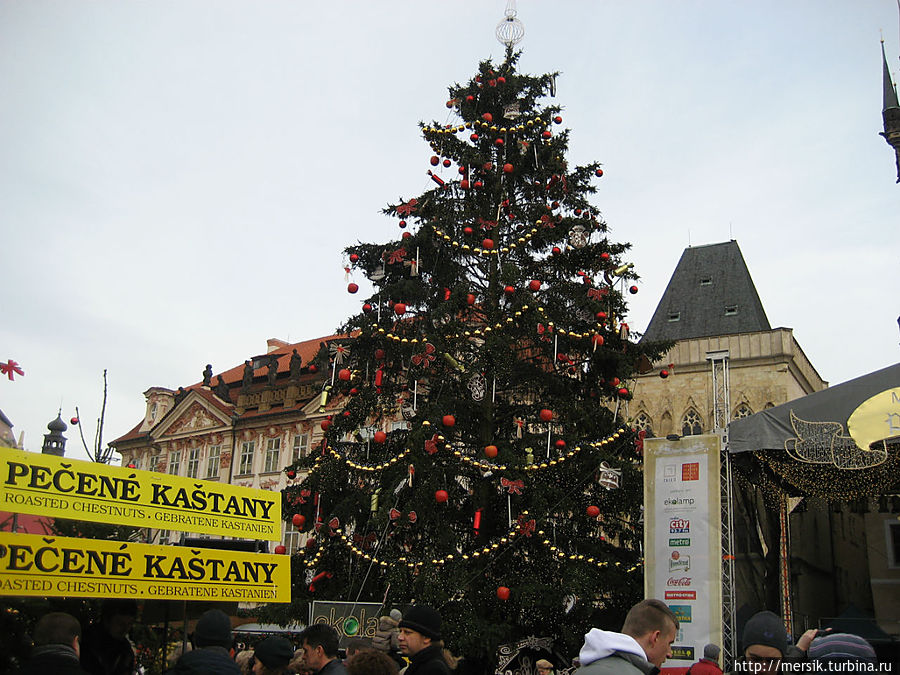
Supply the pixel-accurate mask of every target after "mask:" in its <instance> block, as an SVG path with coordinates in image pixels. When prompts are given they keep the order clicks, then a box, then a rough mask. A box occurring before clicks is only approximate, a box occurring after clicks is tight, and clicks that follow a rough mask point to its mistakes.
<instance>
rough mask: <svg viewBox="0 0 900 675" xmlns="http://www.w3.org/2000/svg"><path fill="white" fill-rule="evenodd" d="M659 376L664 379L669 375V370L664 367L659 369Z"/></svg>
mask: <svg viewBox="0 0 900 675" xmlns="http://www.w3.org/2000/svg"><path fill="white" fill-rule="evenodd" d="M659 376H660V377H661V378H662V379H666V378H667V377H668V376H669V371H668V370H666V369H665V368H663V369H662V370H661V371H659Z"/></svg>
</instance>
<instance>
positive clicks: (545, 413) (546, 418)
mask: <svg viewBox="0 0 900 675" xmlns="http://www.w3.org/2000/svg"><path fill="white" fill-rule="evenodd" d="M539 416H540V418H541V422H550V421H551V420H553V411H552V410H548V409H547V408H544V409H542V410H541V412H540V413H539Z"/></svg>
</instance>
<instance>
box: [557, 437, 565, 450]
mask: <svg viewBox="0 0 900 675" xmlns="http://www.w3.org/2000/svg"><path fill="white" fill-rule="evenodd" d="M556 447H557V448H559V449H560V450H562V449H563V448H564V447H566V442H565V441H564V440H563V439H561V438H557V439H556Z"/></svg>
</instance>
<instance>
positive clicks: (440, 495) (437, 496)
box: [434, 490, 450, 504]
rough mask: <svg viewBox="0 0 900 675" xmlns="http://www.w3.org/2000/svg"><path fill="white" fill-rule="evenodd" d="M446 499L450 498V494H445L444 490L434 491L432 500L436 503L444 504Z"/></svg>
mask: <svg viewBox="0 0 900 675" xmlns="http://www.w3.org/2000/svg"><path fill="white" fill-rule="evenodd" d="M448 499H450V495H448V494H447V491H446V490H438V491H437V492H435V493H434V501H436V502H437V503H438V504H444V503H446V502H447V500H448Z"/></svg>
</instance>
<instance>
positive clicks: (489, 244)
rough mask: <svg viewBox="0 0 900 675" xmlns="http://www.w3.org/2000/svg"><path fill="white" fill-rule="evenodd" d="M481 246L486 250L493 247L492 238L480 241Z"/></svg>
mask: <svg viewBox="0 0 900 675" xmlns="http://www.w3.org/2000/svg"><path fill="white" fill-rule="evenodd" d="M481 248H486V249H488V250H490V249H492V248H494V240H493V239H485V240H484V241H482V242H481Z"/></svg>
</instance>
